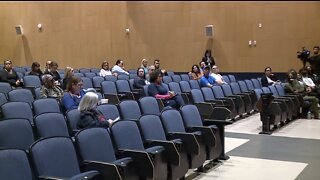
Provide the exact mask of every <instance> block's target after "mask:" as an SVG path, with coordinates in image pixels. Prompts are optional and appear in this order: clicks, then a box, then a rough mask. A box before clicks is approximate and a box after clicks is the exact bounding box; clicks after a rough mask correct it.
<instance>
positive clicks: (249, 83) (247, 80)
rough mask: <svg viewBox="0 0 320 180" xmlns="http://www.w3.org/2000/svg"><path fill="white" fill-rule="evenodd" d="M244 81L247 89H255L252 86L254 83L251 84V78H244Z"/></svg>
mask: <svg viewBox="0 0 320 180" xmlns="http://www.w3.org/2000/svg"><path fill="white" fill-rule="evenodd" d="M244 82H245V83H246V85H247V87H248V89H249V90H250V91H252V90H254V89H255V88H254V85H253V83H252V81H251V80H249V79H246V80H244Z"/></svg>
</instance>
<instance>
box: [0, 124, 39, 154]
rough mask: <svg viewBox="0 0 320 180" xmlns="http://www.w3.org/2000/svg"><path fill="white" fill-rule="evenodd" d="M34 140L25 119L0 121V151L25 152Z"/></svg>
mask: <svg viewBox="0 0 320 180" xmlns="http://www.w3.org/2000/svg"><path fill="white" fill-rule="evenodd" d="M34 140H35V138H34V135H33V131H32V127H31V124H30V122H29V121H28V120H27V119H18V118H16V119H6V120H2V121H0V149H8V148H17V149H24V150H27V149H28V148H29V147H30V145H31V144H32V143H33V142H34Z"/></svg>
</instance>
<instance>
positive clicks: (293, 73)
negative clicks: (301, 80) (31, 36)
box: [289, 69, 297, 79]
mask: <svg viewBox="0 0 320 180" xmlns="http://www.w3.org/2000/svg"><path fill="white" fill-rule="evenodd" d="M289 73H291V74H292V75H293V78H294V79H297V71H296V70H294V69H290V70H289Z"/></svg>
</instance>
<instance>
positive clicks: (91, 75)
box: [84, 72, 97, 79]
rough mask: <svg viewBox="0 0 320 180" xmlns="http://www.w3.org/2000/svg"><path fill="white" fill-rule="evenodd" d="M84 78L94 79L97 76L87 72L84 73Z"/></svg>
mask: <svg viewBox="0 0 320 180" xmlns="http://www.w3.org/2000/svg"><path fill="white" fill-rule="evenodd" d="M84 76H85V77H88V78H90V79H92V78H93V77H96V76H97V74H96V73H94V72H86V73H84Z"/></svg>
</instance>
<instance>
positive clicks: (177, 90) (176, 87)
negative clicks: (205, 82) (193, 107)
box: [168, 82, 190, 104]
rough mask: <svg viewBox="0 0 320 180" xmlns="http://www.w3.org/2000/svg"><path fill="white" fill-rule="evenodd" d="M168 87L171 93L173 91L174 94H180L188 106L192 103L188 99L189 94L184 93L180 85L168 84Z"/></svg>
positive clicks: (175, 83)
mask: <svg viewBox="0 0 320 180" xmlns="http://www.w3.org/2000/svg"><path fill="white" fill-rule="evenodd" d="M168 86H169V89H170V91H173V92H174V93H176V94H180V95H181V96H182V98H183V100H184V102H185V103H186V104H188V103H189V102H190V100H189V97H188V94H187V93H183V92H182V91H181V88H180V85H179V83H177V82H170V83H169V84H168Z"/></svg>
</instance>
